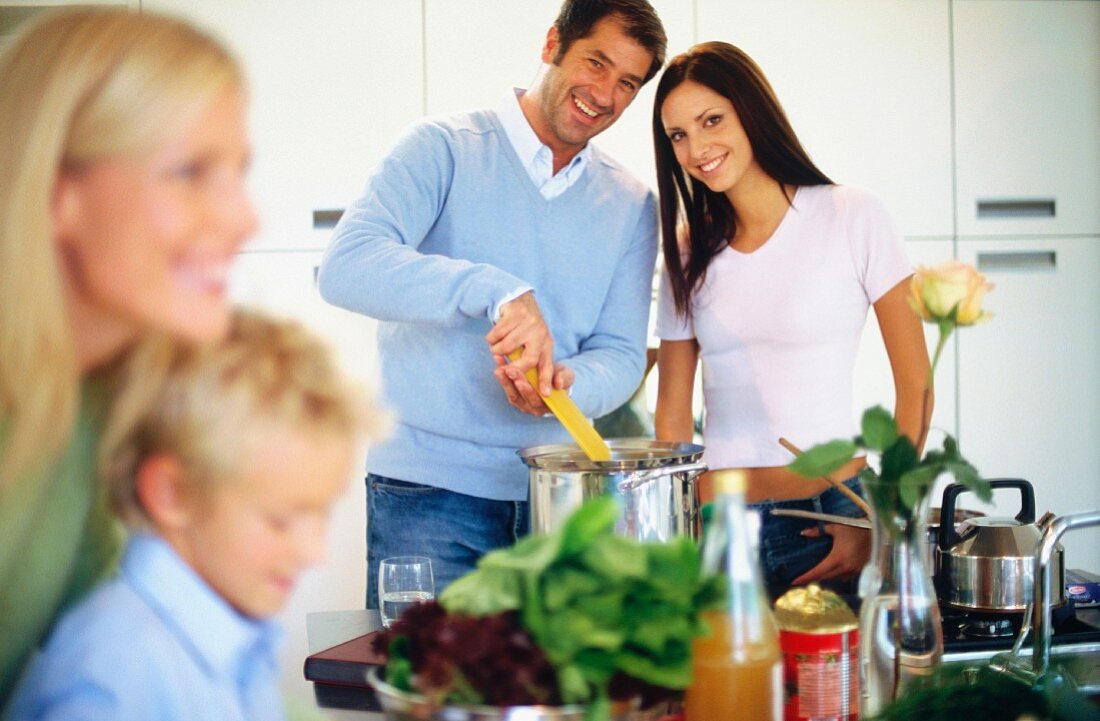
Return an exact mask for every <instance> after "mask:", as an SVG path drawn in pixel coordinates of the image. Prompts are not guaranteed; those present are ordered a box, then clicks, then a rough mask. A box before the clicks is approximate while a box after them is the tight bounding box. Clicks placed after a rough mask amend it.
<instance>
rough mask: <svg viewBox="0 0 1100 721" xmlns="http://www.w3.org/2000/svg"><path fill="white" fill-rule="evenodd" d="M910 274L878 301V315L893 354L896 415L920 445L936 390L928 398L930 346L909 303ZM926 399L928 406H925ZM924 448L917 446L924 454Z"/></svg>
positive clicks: (886, 343) (883, 333)
mask: <svg viewBox="0 0 1100 721" xmlns="http://www.w3.org/2000/svg"><path fill="white" fill-rule="evenodd" d="M908 289H909V278H906V279H905V280H903V281H901V282H900V283H898V284H897V285H895V286H894V287H893V288H891V289H890V290H889V291H887V292H886V294H885V295H883V296H882V297H881V298H879V299H878V300H877V301H876V302H875V317H876V318H878V327H879V330H880V331H881V332H882V340H883V343H884V344H885V345H886V355H887V356H888V357H889V358H890V370H891V372H892V373H893V375H894V418H895V420H896V421H897V424H898V430H899V431H900V432H902V433H904V434H905V435H907V436H909V438H910V439H911V440H912V441H913V442H914V443H916V444H918V446H923V445H924V438H925V434H926V433H927V431H928V425H929V423H930V422H931V419H932V406H933V401H934V398H933V393H932V391H931V390H929V392H928V395H927V400H926V401H925V394H924V384H925V382H926V381H927V379H928V369H929V366H930V364H929V360H928V347H927V346H926V345H925V342H924V331H923V329H922V328H921V321H920V318H919V317H918V316H917V314H916V313H914V312H913V310H912V309H911V308H910V307H909V304H908V303H907V302H906V300H905V298H906V295H907V294H908ZM922 401H923V402H925V404H926V407H925V408H924V410H923V412H922V410H921V404H922ZM921 450H922V449H921V448H919V447H918V448H917V453H918V454H920V452H921Z"/></svg>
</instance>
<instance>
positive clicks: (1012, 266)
mask: <svg viewBox="0 0 1100 721" xmlns="http://www.w3.org/2000/svg"><path fill="white" fill-rule="evenodd" d="M1057 269H1058V257H1057V255H1056V254H1055V252H1054V251H1053V250H1025V251H1019V252H1016V251H998V252H993V253H978V270H981V271H985V272H990V271H991V272H994V273H995V272H997V271H1006V270H1009V271H1011V270H1057Z"/></svg>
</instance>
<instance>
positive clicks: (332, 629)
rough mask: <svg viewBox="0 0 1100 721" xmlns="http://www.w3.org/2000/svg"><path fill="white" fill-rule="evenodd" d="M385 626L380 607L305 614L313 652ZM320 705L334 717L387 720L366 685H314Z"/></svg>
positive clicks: (337, 720) (334, 719)
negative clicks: (355, 686) (378, 609)
mask: <svg viewBox="0 0 1100 721" xmlns="http://www.w3.org/2000/svg"><path fill="white" fill-rule="evenodd" d="M381 626H382V619H381V617H379V615H378V611H376V610H372V611H368V610H365V609H360V610H355V611H318V612H314V613H307V614H306V637H307V641H308V644H309V652H310V653H311V654H313V653H317V652H318V651H324V650H325V649H326V648H331V647H333V646H335V645H337V644H339V643H343V642H344V641H348V640H351V639H353V638H356V637H357V636H362V635H363V634H365V633H369V632H371V631H373V630H374V629H376V628H380V627H381ZM313 694H314V698H315V699H316V700H317V706H318V707H319V708H321V709H322V710H323V712H324V715H325V716H326V717H327V718H329V719H331V721H385V716H383V715H382V713H381V712H379V711H375V710H370V709H374V708H376V706H375V705H374V698H373V694H372V693H371V692H370V691H368V690H367V689H361V688H349V687H342V686H328V685H325V684H316V683H315V684H314V685H313Z"/></svg>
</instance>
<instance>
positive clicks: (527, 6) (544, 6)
mask: <svg viewBox="0 0 1100 721" xmlns="http://www.w3.org/2000/svg"><path fill="white" fill-rule="evenodd" d="M560 6H561V0H524V1H523V2H515V0H426V2H425V9H424V20H425V22H424V36H425V48H426V50H425V58H426V65H425V81H424V87H425V91H426V108H427V112H428V114H429V115H435V114H440V113H451V112H458V111H463V110H472V109H475V108H481V107H495V106H496V104H497V103H498V102H499V101H500V98H501V97H502V96H503V95H504V93H505V92H507V90H508V89H509V88H512V87H521V88H526V87H529V86H530V84H531V81H532V80H533V79H534V78H535V75H536V74H537V73H538V70H539V64H540V62H541V61H540V54H541V52H542V46H543V44H544V43H545V41H546V31H547V30H548V29H549V28H550V26H551V25H552V24H553V22H554V19H555V18H556V17H557V13H558V9H559V8H560ZM653 6H654V8H655V9H656V10H657V13H658V15H659V16H660V18H661V22H662V24H663V25H664V26H665V32H666V33H667V34H668V37H669V42H668V47H669V52H670V53H677V52H681V51H682V50H684V49H686V48H687V47H688V46H689V45H691V43H692V38H693V34H692V32H693V31H692V29H693V19H694V12H693V8H692V3H690V2H685V1H684V0H653ZM489 19H491V20H489ZM487 23H488V24H487ZM496 28H507V32H495V29H496ZM471 38H485V42H487V43H489V44H490V45H491V51H487V52H471ZM475 42H476V41H475ZM656 84H657V78H654V79H653V80H651V81H650V82H649V83H647V84H646V85H645V87H643V88H642V90H641V92H640V93H639V94H638V97H637V98H636V99H635V100H634V102H633V103H631V105H630V107H629V108H628V109H627V110H626V112H625V113H624V114H623V115H622V116H621V117H620V118H619V120H618V121H616V123H615V124H614V125H613V126H611V128H609V129H608V130H606V131H605V132H604V133H602V134H600V135H599V136H598V137H597V138H596V140H595V144H596V145H597V146H599V147H600V148H601V149H602V150H604V151H606V152H607V153H608V154H609V155H610V156H611V157H612V158H614V159H615V160H617V161H619V162H620V163H622V164H623V165H624V166H626V167H627V168H628V169H629V170H631V171H632V172H633V173H634V174H635V175H637V176H638V178H640V179H641V180H642V181H643V182H645V183H646V184H648V185H649V186H651V187H652V188H654V189H656V187H657V181H656V177H655V175H654V170H653V167H654V165H653V139H652V130H651V124H650V123H651V120H650V118H651V113H652V112H653V92H654V89H655V87H656Z"/></svg>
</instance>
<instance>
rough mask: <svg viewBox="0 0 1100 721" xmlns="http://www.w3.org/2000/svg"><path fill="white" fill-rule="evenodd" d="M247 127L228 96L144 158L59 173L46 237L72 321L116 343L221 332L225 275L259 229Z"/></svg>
mask: <svg viewBox="0 0 1100 721" xmlns="http://www.w3.org/2000/svg"><path fill="white" fill-rule="evenodd" d="M245 127H246V125H245V100H244V98H243V96H242V95H241V93H239V92H238V91H237V90H236V89H227V90H225V91H223V92H222V93H220V94H218V95H216V96H214V98H213V99H212V100H211V102H210V104H209V106H208V107H207V108H206V109H205V110H204V111H203V112H200V113H198V114H196V117H195V119H194V120H193V121H191V122H189V123H186V124H185V125H184V126H183V127H182V128H181V129H180V130H179V131H177V132H175V133H174V134H172V135H170V137H168V138H167V140H166V141H165V142H164V143H163V144H161V145H160V147H158V148H156V149H154V150H152V151H151V152H148V153H144V154H138V155H134V156H112V157H108V158H104V159H102V160H98V161H94V162H92V163H90V164H89V165H87V166H84V167H79V168H73V169H66V170H64V171H63V172H62V174H61V176H60V178H59V180H58V183H57V188H56V191H55V196H54V221H55V234H56V240H57V244H58V249H59V253H60V259H61V263H62V264H63V266H64V270H65V275H66V281H67V284H68V287H69V293H70V301H71V302H72V303H73V305H74V306H75V307H76V308H77V310H78V315H77V316H76V317H78V318H80V319H83V320H90V321H92V322H94V323H101V324H104V325H105V326H106V327H109V328H112V329H113V330H114V332H115V333H117V334H123V335H126V334H136V333H138V332H140V331H142V330H145V329H150V328H151V329H156V330H160V331H165V332H168V333H171V334H173V335H176V336H179V337H182V338H187V339H191V340H196V341H206V340H211V339H214V338H217V337H219V336H220V335H221V334H222V333H224V331H225V329H226V327H227V324H228V304H227V301H226V277H227V273H228V270H229V266H230V264H231V262H232V260H233V257H234V255H235V253H236V251H237V250H238V248H239V247H240V246H241V245H242V244H243V243H244V242H245V241H246V240H247V239H248V238H249V236H251V235H252V233H253V232H255V230H256V227H257V220H256V215H255V212H254V210H253V207H252V203H251V201H250V200H249V198H248V195H247V193H246V190H245V184H244V178H245V171H246V169H247V166H248V162H249V154H250V151H249V145H248V139H247V133H246V130H245Z"/></svg>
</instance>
